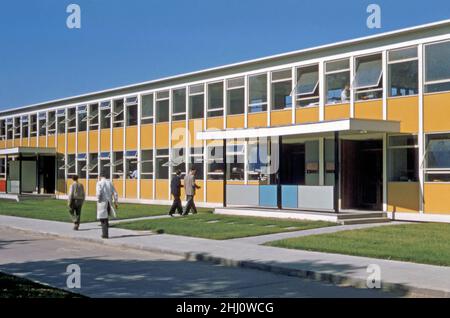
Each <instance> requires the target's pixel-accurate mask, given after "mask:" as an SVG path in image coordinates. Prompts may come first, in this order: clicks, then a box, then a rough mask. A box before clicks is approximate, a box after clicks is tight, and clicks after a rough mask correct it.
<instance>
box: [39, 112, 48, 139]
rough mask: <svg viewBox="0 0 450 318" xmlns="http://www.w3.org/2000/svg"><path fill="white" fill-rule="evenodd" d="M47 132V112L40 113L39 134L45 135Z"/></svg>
mask: <svg viewBox="0 0 450 318" xmlns="http://www.w3.org/2000/svg"><path fill="white" fill-rule="evenodd" d="M46 134H47V113H44V112H42V113H39V136H40V137H43V136H45V135H46Z"/></svg>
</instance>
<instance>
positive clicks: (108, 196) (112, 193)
mask: <svg viewBox="0 0 450 318" xmlns="http://www.w3.org/2000/svg"><path fill="white" fill-rule="evenodd" d="M96 195H97V219H98V220H100V223H101V225H102V238H103V239H107V238H108V237H109V233H108V230H109V222H108V219H109V217H110V216H111V215H112V216H114V217H116V211H115V209H117V208H118V205H117V202H118V199H119V195H118V194H117V191H116V189H115V188H114V185H113V183H112V182H111V180H108V179H106V178H105V174H104V173H101V174H100V180H99V181H98V182H97V187H96ZM113 205H114V207H113Z"/></svg>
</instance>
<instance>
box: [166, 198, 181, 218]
mask: <svg viewBox="0 0 450 318" xmlns="http://www.w3.org/2000/svg"><path fill="white" fill-rule="evenodd" d="M175 211H178V213H179V214H183V206H182V204H181V199H180V196H179V195H178V196H175V195H174V196H173V203H172V207H171V208H170V211H169V214H174V213H175Z"/></svg>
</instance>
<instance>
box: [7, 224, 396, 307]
mask: <svg viewBox="0 0 450 318" xmlns="http://www.w3.org/2000/svg"><path fill="white" fill-rule="evenodd" d="M71 264H76V265H78V266H79V267H80V269H81V288H80V289H75V290H73V291H74V292H77V293H80V294H83V295H86V296H89V297H164V298H166V297H187V298H189V297H213V298H216V297H220V298H228V297H290V298H292V297H294V298H297V297H370V298H374V297H393V295H390V294H386V293H381V292H379V291H374V290H365V289H356V288H351V287H337V286H333V285H328V284H324V283H320V282H313V281H309V280H303V279H299V278H295V277H288V276H283V275H277V274H273V273H268V272H263V271H258V270H252V269H242V268H231V267H225V266H221V265H214V264H210V263H203V262H192V261H186V260H184V259H182V258H181V257H178V256H173V255H164V254H157V253H150V252H143V251H137V250H129V249H121V248H114V247H107V246H104V245H101V244H95V243H87V242H75V241H69V240H63V239H55V238H52V237H46V236H40V235H37V234H30V233H24V232H18V231H14V230H9V229H8V230H4V229H0V271H2V272H6V273H10V274H15V275H19V276H22V277H26V278H29V279H32V280H35V281H38V282H41V283H46V284H49V285H51V286H54V287H58V288H64V289H67V285H66V280H67V277H68V274H67V273H66V269H67V266H69V265H71Z"/></svg>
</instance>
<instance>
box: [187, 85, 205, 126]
mask: <svg viewBox="0 0 450 318" xmlns="http://www.w3.org/2000/svg"><path fill="white" fill-rule="evenodd" d="M204 116H205V85H203V84H200V85H193V86H191V87H189V118H190V119H200V118H203V117H204Z"/></svg>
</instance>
